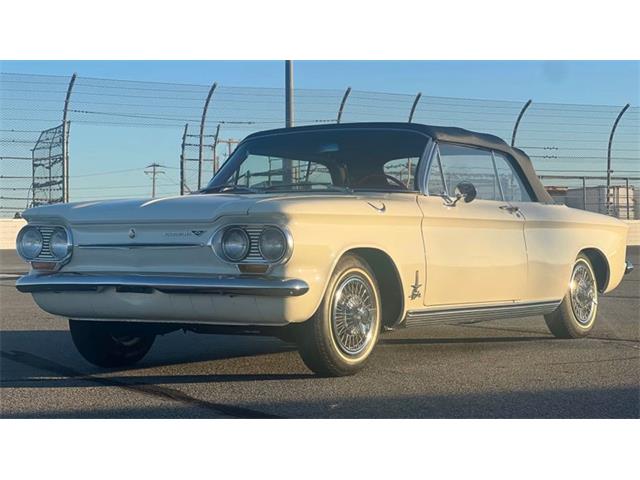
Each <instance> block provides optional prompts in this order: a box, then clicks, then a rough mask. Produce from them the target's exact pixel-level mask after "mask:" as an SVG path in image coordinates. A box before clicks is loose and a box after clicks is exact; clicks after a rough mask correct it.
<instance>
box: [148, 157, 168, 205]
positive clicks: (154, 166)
mask: <svg viewBox="0 0 640 480" xmlns="http://www.w3.org/2000/svg"><path fill="white" fill-rule="evenodd" d="M147 168H150V169H151V170H145V171H144V173H146V174H147V175H149V176H151V198H156V176H157V175H161V174H163V173H164V170H158V168H162V165H160V164H158V163H152V164H151V165H148V166H147Z"/></svg>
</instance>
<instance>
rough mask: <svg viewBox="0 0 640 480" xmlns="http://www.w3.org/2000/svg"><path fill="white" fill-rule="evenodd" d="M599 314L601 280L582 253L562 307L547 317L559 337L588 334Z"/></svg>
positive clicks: (574, 269) (576, 262)
mask: <svg viewBox="0 0 640 480" xmlns="http://www.w3.org/2000/svg"><path fill="white" fill-rule="evenodd" d="M597 313H598V283H597V281H596V275H595V272H594V270H593V266H592V265H591V262H590V261H589V258H588V257H587V256H586V255H583V254H580V255H578V258H576V261H575V263H574V265H573V271H572V272H571V280H570V281H569V289H568V290H567V293H566V295H565V296H564V298H563V299H562V303H561V304H560V306H559V307H558V308H557V309H556V310H555V311H554V312H553V313H550V314H548V315H545V316H544V320H545V322H546V323H547V327H549V330H550V331H551V333H553V335H555V336H556V337H558V338H579V337H585V336H587V335H588V334H589V332H590V331H591V330H592V329H593V325H594V324H595V321H596V315H597Z"/></svg>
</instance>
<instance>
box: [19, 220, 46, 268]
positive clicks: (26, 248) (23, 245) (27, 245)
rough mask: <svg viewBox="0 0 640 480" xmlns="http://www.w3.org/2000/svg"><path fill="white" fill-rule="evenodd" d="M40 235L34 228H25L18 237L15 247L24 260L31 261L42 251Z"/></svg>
mask: <svg viewBox="0 0 640 480" xmlns="http://www.w3.org/2000/svg"><path fill="white" fill-rule="evenodd" d="M42 243H43V242H42V234H41V233H40V230H38V229H37V228H36V227H25V228H24V230H22V232H20V235H18V241H17V244H16V247H17V249H18V253H19V254H20V255H21V256H22V257H23V258H25V259H26V260H33V259H34V258H36V257H37V256H38V255H40V252H41V251H42Z"/></svg>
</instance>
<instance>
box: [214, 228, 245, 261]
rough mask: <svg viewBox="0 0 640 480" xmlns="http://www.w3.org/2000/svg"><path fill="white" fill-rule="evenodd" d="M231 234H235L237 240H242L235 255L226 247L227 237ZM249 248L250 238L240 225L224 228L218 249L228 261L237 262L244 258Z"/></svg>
mask: <svg viewBox="0 0 640 480" xmlns="http://www.w3.org/2000/svg"><path fill="white" fill-rule="evenodd" d="M231 235H237V238H238V241H242V242H243V244H242V245H241V246H240V250H239V251H238V254H237V255H231V254H230V249H229V247H228V241H229V237H230V236H231ZM250 248H251V240H250V239H249V234H248V233H247V232H246V231H245V230H244V229H242V228H240V227H231V228H227V229H225V231H224V232H223V233H222V236H221V237H220V251H221V253H222V255H223V256H224V257H225V258H226V259H227V261H229V262H233V263H237V262H241V261H242V260H244V259H245V258H246V257H247V255H248V254H249V249H250Z"/></svg>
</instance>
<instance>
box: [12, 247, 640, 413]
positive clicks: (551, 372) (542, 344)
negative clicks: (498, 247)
mask: <svg viewBox="0 0 640 480" xmlns="http://www.w3.org/2000/svg"><path fill="white" fill-rule="evenodd" d="M629 258H630V259H631V260H632V261H633V263H634V264H635V265H639V266H640V249H639V248H638V247H631V248H630V249H629ZM24 269H25V267H24V264H22V263H21V262H20V261H19V260H18V259H17V258H16V257H15V254H14V253H13V252H8V251H1V252H0V416H2V417H5V418H6V417H13V418H15V417H19V418H195V417H197V418H216V417H222V418H229V417H231V418H263V417H266V418H301V417H305V418H309V417H310V418H361V417H364V418H371V417H376V418H487V417H488V418H638V417H640V269H636V271H634V272H633V273H632V274H630V275H627V276H626V277H625V279H624V281H623V283H622V284H621V285H620V286H619V287H618V288H617V289H616V290H614V291H613V292H611V293H610V294H608V295H606V296H605V297H601V300H600V307H599V308H600V312H599V318H598V321H597V325H596V327H595V329H594V331H593V333H592V335H591V336H590V337H589V338H586V339H580V340H558V339H555V338H553V337H552V336H551V335H550V333H549V332H548V330H547V328H546V325H545V324H544V320H543V318H542V317H530V318H524V319H507V320H499V321H489V322H484V323H476V324H467V325H457V326H453V325H441V326H434V327H425V328H420V329H409V330H403V331H398V332H394V333H391V334H387V335H384V336H382V337H381V341H380V343H379V345H378V346H377V347H376V349H375V351H374V353H373V355H372V358H371V360H370V362H369V365H368V367H367V368H366V369H365V370H364V371H362V372H360V373H359V374H358V375H356V376H353V377H347V378H319V377H316V376H314V375H313V374H312V373H311V372H310V371H309V370H307V368H306V367H305V365H304V364H303V363H302V361H301V360H300V358H299V356H298V354H297V352H296V351H295V348H294V347H293V346H292V345H289V344H286V343H284V342H281V341H279V340H277V339H274V338H268V337H247V336H213V335H197V334H193V333H186V334H185V333H182V332H174V333H171V334H168V335H165V336H162V337H159V338H158V339H157V340H156V343H155V344H154V346H153V348H152V349H151V351H150V352H149V354H148V355H147V356H146V357H145V358H144V359H143V360H142V361H141V362H140V363H139V364H138V365H136V366H135V367H134V368H127V369H120V370H115V371H109V370H105V369H101V368H97V367H94V366H92V365H90V364H88V363H86V362H85V361H84V360H83V359H82V357H80V355H79V354H78V353H77V352H76V351H75V348H74V346H73V344H72V342H71V338H70V335H69V331H68V327H67V322H66V320H65V319H62V318H58V317H54V316H52V315H49V314H47V313H44V312H43V311H41V310H40V309H39V308H38V307H37V306H36V305H35V303H34V302H33V300H32V299H31V296H30V295H28V294H21V293H19V292H17V291H16V290H15V287H14V284H15V278H16V275H17V274H19V273H20V272H22V271H24Z"/></svg>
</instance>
